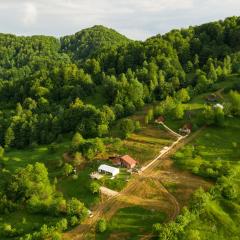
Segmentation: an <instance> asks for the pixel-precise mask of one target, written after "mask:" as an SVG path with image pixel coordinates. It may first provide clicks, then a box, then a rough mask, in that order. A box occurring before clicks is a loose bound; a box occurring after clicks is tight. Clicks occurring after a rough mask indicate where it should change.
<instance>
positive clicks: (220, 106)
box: [213, 103, 224, 110]
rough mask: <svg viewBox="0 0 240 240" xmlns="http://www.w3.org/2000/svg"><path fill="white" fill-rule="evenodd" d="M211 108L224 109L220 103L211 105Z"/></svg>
mask: <svg viewBox="0 0 240 240" xmlns="http://www.w3.org/2000/svg"><path fill="white" fill-rule="evenodd" d="M213 108H220V109H222V110H223V109H224V106H223V105H222V104H220V103H216V104H215V105H213Z"/></svg>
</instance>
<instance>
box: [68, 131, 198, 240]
mask: <svg viewBox="0 0 240 240" xmlns="http://www.w3.org/2000/svg"><path fill="white" fill-rule="evenodd" d="M201 131H202V129H199V130H198V131H196V132H195V133H193V134H191V135H190V136H187V137H186V138H182V139H181V140H180V141H178V142H177V144H175V145H173V146H172V148H171V149H170V150H169V151H168V152H166V153H165V154H164V155H161V157H159V158H158V161H154V162H153V163H152V164H150V165H149V166H148V167H147V168H145V170H144V171H143V172H142V173H141V174H140V175H135V176H133V177H132V179H131V180H130V181H129V182H128V184H127V186H126V187H125V188H124V189H123V190H122V191H121V192H120V193H119V194H118V195H116V196H113V197H110V198H109V199H107V200H106V201H105V202H103V203H100V204H98V205H97V206H96V207H95V208H94V209H93V213H94V215H93V217H92V218H88V219H86V220H85V222H84V223H83V224H81V225H80V226H78V227H76V228H75V229H73V230H72V231H70V232H67V233H65V234H64V239H65V240H70V239H71V240H81V239H85V237H86V235H87V234H88V233H89V232H91V230H93V229H94V228H95V225H96V223H97V221H98V220H99V218H101V217H104V218H105V219H107V220H109V219H110V218H111V217H112V216H113V215H114V214H115V213H116V212H117V210H118V209H120V208H123V207H126V206H129V205H131V204H136V205H141V206H144V207H148V208H149V207H151V208H155V209H157V210H161V211H163V212H165V213H167V215H168V220H173V219H175V218H176V216H177V215H178V214H179V212H180V205H179V202H178V201H177V199H176V198H175V197H174V195H173V194H171V193H170V192H169V191H168V190H167V189H166V188H165V187H164V186H163V184H162V182H161V176H159V175H158V176H155V175H156V172H157V171H159V168H160V167H161V166H162V165H163V162H164V161H161V160H164V159H166V158H167V157H169V156H171V155H172V154H174V153H175V152H176V151H177V150H178V149H180V148H181V147H183V146H184V145H185V144H187V143H189V142H190V141H192V140H193V139H194V138H196V137H197V136H198V135H199V134H200V132H201ZM150 186H153V187H152V188H151V187H150ZM149 194H154V196H151V197H149V196H148V195H149ZM149 236H151V235H149ZM142 239H149V238H148V237H147V236H143V238H142Z"/></svg>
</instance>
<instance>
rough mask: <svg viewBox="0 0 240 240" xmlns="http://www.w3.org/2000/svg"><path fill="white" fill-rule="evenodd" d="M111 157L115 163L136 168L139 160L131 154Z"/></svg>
mask: <svg viewBox="0 0 240 240" xmlns="http://www.w3.org/2000/svg"><path fill="white" fill-rule="evenodd" d="M110 159H111V160H112V163H113V164H114V165H119V166H124V167H126V168H134V167H135V166H136V164H137V161H136V160H134V159H133V158H131V157H130V156H129V155H124V156H118V157H111V158H110Z"/></svg>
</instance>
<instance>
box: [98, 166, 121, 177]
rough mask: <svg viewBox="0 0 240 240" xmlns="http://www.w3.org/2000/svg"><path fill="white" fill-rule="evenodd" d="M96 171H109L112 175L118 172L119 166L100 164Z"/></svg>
mask: <svg viewBox="0 0 240 240" xmlns="http://www.w3.org/2000/svg"><path fill="white" fill-rule="evenodd" d="M98 172H103V173H110V174H111V175H112V176H113V177H114V176H116V175H117V174H119V168H115V167H111V166H108V165H106V164H102V165H100V166H99V168H98Z"/></svg>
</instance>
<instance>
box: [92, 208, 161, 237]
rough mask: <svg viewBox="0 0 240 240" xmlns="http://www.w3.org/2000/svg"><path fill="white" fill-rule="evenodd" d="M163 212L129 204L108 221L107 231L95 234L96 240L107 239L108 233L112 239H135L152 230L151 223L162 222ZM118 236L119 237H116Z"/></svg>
mask: <svg viewBox="0 0 240 240" xmlns="http://www.w3.org/2000/svg"><path fill="white" fill-rule="evenodd" d="M164 219H165V214H164V213H162V212H158V211H154V210H149V209H145V208H142V207H139V206H131V207H126V208H122V209H120V210H118V212H117V213H116V214H115V215H114V216H113V218H112V219H111V220H110V221H109V223H108V226H107V231H106V232H104V233H102V234H97V237H96V239H97V240H107V239H108V238H109V237H110V235H116V238H114V239H124V240H137V239H140V238H141V236H143V235H144V234H147V233H150V232H151V231H152V225H153V224H155V223H160V222H163V221H164ZM118 236H119V237H118Z"/></svg>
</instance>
